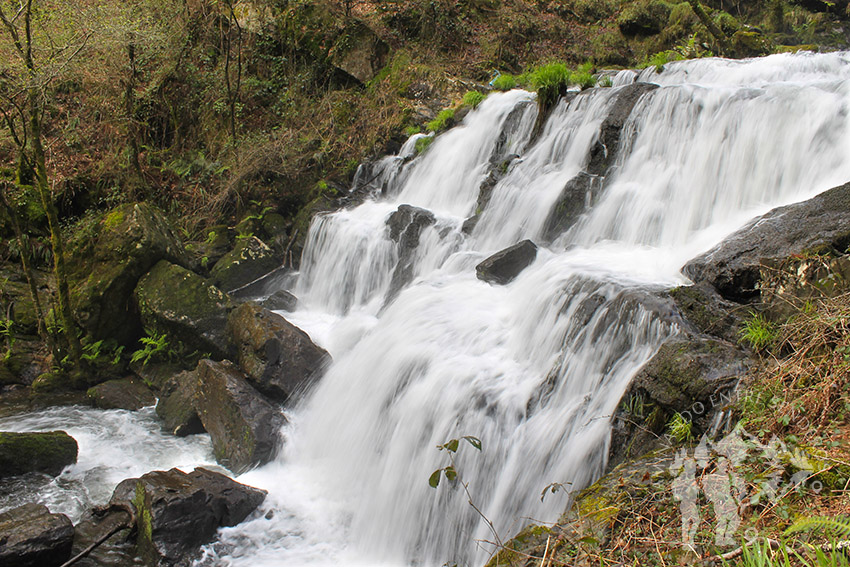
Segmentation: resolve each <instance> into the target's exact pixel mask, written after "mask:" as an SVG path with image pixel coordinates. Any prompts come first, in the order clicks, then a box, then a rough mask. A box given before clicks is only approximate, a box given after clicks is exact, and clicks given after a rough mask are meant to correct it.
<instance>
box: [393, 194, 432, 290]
mask: <svg viewBox="0 0 850 567" xmlns="http://www.w3.org/2000/svg"><path fill="white" fill-rule="evenodd" d="M435 222H436V218H434V214H433V213H432V212H431V211H426V210H425V209H421V208H419V207H411V206H410V205H401V206H400V207H399V208H398V210H396V211H395V212H394V213H393V214H391V215H390V218H388V219H387V227H388V228H389V236H390V240H392V241H393V242H396V243H397V244H398V263H397V264H396V267H395V270H393V275H392V280H391V281H390V291H389V293H388V294H387V295H388V297H389V298H392V297H395V295H396V294H397V293H398V292H399V291H400V290H401V288H402V287H404V286H405V285H407V284H409V283H410V280H411V279H412V278H413V264H414V262H413V254H414V252H415V251H416V247H417V246H419V237H420V235H421V234H422V231H423V230H424V229H425V227H428V226H431V225H433V224H434V223H435Z"/></svg>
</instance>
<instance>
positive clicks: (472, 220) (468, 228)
mask: <svg viewBox="0 0 850 567" xmlns="http://www.w3.org/2000/svg"><path fill="white" fill-rule="evenodd" d="M480 220H481V215H480V214H478V215H472V216H471V217H469V218H468V219H466V220H465V221H463V224H462V225H461V227H460V231H461V232H462V233H464V234H472V231H474V230H475V227H476V226H478V221H480Z"/></svg>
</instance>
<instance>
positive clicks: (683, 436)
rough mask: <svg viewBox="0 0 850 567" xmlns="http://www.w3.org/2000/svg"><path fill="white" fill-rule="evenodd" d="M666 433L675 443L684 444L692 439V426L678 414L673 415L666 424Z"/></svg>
mask: <svg viewBox="0 0 850 567" xmlns="http://www.w3.org/2000/svg"><path fill="white" fill-rule="evenodd" d="M667 432H668V433H669V434H670V437H672V438H673V440H674V441H676V442H677V443H686V442H688V441H690V440H692V439H693V438H694V434H693V424H692V423H691V422H690V421H689V420H688V419H686V418H685V417H684V416H683V415H682V414H680V413H679V412H676V413H674V414H673V417H672V418H671V419H670V421H669V422H668V423H667Z"/></svg>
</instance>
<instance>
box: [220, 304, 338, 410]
mask: <svg viewBox="0 0 850 567" xmlns="http://www.w3.org/2000/svg"><path fill="white" fill-rule="evenodd" d="M227 330H228V333H229V334H230V337H231V340H232V341H233V343H234V344H235V345H236V351H237V353H238V355H237V356H238V362H239V366H240V368H241V369H242V370H243V371H244V372H245V374H246V375H247V379H248V381H249V382H250V383H251V384H252V385H253V386H254V387H255V388H257V389H258V390H259V391H260V392H262V393H264V394H265V395H266V396H268V397H269V398H271V399H273V400H277V401H280V402H285V401H287V400H289V399H290V398H292V397H293V396H294V395H295V394H298V393H300V392H302V391H303V390H304V389H305V388H306V387H307V386H309V385H310V384H311V383H312V381H313V379H314V378H316V377H317V375H318V374H319V373H320V372H321V371H322V370H323V369H324V368H325V366H326V365H327V364H328V363H329V362H330V357H329V355H328V353H327V352H326V351H325V350H324V349H322V348H319V347H317V346H316V345H315V344H314V343H313V341H311V340H310V337H309V336H308V335H307V333H305V332H304V331H302V330H301V329H299V328H298V327H296V326H295V325H293V324H291V323H290V322H289V321H287V320H286V319H284V318H283V317H281V316H280V315H277V314H276V313H272V312H271V311H268V310H267V309H263V308H262V307H260V306H258V305H255V304H251V303H243V304H242V305H240V306H239V307H237V308H236V309H234V310H233V312H232V313H231V314H230V318H229V319H228V322H227Z"/></svg>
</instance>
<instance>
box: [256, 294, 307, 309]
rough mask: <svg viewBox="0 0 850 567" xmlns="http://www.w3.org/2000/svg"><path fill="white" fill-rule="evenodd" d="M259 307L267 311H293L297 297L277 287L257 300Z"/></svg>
mask: <svg viewBox="0 0 850 567" xmlns="http://www.w3.org/2000/svg"><path fill="white" fill-rule="evenodd" d="M258 303H259V304H260V306H261V307H263V308H265V309H268V310H269V311H295V308H296V307H297V306H298V298H297V297H295V295H293V294H292V293H290V292H288V291H286V290H285V289H279V290H277V291H276V292H274V293H273V294H271V295H270V296H268V297H266V298H265V299H261V300H260V301H259V302H258Z"/></svg>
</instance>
